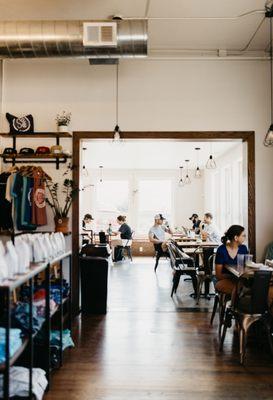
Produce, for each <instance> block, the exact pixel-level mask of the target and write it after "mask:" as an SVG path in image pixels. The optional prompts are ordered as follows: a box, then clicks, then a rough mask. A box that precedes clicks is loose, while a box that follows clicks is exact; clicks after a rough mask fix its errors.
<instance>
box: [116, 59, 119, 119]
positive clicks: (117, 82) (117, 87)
mask: <svg viewBox="0 0 273 400" xmlns="http://www.w3.org/2000/svg"><path fill="white" fill-rule="evenodd" d="M118 67H119V64H118V63H117V68H116V125H118V95H119V80H118V78H119V76H118V73H119V71H118Z"/></svg>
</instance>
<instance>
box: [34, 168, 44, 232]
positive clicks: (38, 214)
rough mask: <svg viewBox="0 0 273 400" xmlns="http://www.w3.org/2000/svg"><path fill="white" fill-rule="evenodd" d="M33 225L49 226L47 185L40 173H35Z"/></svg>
mask: <svg viewBox="0 0 273 400" xmlns="http://www.w3.org/2000/svg"><path fill="white" fill-rule="evenodd" d="M32 223H33V224H36V225H39V226H40V225H46V224H47V217H46V201H45V183H44V181H43V179H42V176H41V174H40V173H39V172H35V173H34V184H33V190H32Z"/></svg>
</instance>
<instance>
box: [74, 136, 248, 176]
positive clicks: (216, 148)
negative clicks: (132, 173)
mask: <svg viewBox="0 0 273 400" xmlns="http://www.w3.org/2000/svg"><path fill="white" fill-rule="evenodd" d="M234 146H241V148H242V144H241V143H238V142H234V141H233V142H232V141H229V142H225V141H221V142H213V143H212V144H210V143H209V142H175V141H163V140H162V141H158V140H157V141H156V142H155V141H148V140H147V141H142V140H135V141H126V142H124V143H123V144H117V143H113V142H111V141H105V140H102V141H94V140H92V141H86V142H83V143H82V148H86V150H84V151H83V152H82V164H84V165H85V166H86V167H87V168H89V169H91V168H95V169H97V168H98V167H99V166H100V165H102V166H103V167H104V168H105V169H112V168H114V169H115V168H117V169H177V168H179V166H180V165H185V160H186V159H189V160H190V163H189V167H190V168H195V167H196V161H197V155H196V153H197V152H196V150H194V149H195V148H196V147H200V148H201V150H199V151H198V153H199V160H200V167H204V165H205V163H206V162H207V160H208V157H209V155H210V152H211V148H212V152H213V155H214V156H215V157H216V158H218V159H219V158H221V156H223V154H226V153H227V152H230V151H231V150H232V149H233V148H234Z"/></svg>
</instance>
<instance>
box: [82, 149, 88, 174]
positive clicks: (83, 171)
mask: <svg viewBox="0 0 273 400" xmlns="http://www.w3.org/2000/svg"><path fill="white" fill-rule="evenodd" d="M86 150H87V148H86V147H82V163H83V165H82V176H84V177H85V178H87V177H88V176H89V172H88V169H87V168H86V165H85V162H84V161H85V157H84V153H85V151H86Z"/></svg>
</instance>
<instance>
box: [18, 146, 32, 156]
mask: <svg viewBox="0 0 273 400" xmlns="http://www.w3.org/2000/svg"><path fill="white" fill-rule="evenodd" d="M19 153H20V154H26V155H28V154H34V150H33V149H31V148H30V147H22V148H21V150H20V152H19Z"/></svg>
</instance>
